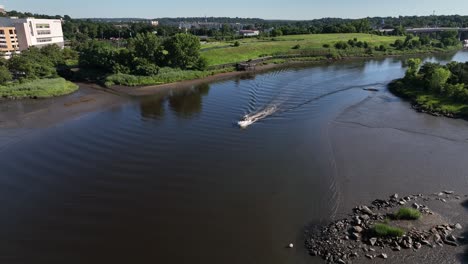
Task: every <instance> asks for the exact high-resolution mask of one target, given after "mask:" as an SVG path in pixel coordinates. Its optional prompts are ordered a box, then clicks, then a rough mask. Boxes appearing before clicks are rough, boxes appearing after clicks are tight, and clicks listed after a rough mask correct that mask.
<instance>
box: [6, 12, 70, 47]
mask: <svg viewBox="0 0 468 264" xmlns="http://www.w3.org/2000/svg"><path fill="white" fill-rule="evenodd" d="M14 24H15V28H16V32H17V33H16V34H17V37H18V43H19V48H20V51H21V50H26V49H28V48H29V47H43V46H47V45H51V44H56V45H58V46H59V47H61V48H63V46H64V39H63V31H62V21H61V20H60V19H35V18H26V19H16V21H15V23H14Z"/></svg>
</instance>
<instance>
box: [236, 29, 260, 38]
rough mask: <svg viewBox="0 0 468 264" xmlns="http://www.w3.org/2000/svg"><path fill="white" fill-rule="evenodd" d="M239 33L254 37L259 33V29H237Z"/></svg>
mask: <svg viewBox="0 0 468 264" xmlns="http://www.w3.org/2000/svg"><path fill="white" fill-rule="evenodd" d="M239 35H241V36H243V37H255V36H258V35H260V31H259V30H239Z"/></svg>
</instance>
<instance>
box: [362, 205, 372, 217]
mask: <svg viewBox="0 0 468 264" xmlns="http://www.w3.org/2000/svg"><path fill="white" fill-rule="evenodd" d="M361 211H362V212H363V213H365V214H368V215H374V212H372V210H371V209H369V207H367V206H365V205H364V206H363V207H361Z"/></svg>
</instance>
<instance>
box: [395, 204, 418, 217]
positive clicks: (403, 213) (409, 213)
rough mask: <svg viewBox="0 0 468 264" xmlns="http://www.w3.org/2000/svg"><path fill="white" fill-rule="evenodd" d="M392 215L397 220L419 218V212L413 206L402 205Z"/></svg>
mask: <svg viewBox="0 0 468 264" xmlns="http://www.w3.org/2000/svg"><path fill="white" fill-rule="evenodd" d="M393 216H394V218H395V219H398V220H418V219H419V218H421V212H419V211H418V210H416V209H413V208H408V207H403V208H400V210H398V212H396V213H395V214H394V215H393Z"/></svg>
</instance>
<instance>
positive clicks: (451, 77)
mask: <svg viewBox="0 0 468 264" xmlns="http://www.w3.org/2000/svg"><path fill="white" fill-rule="evenodd" d="M407 64H408V69H407V71H406V74H405V77H404V78H403V79H402V80H400V83H396V84H393V87H394V88H399V89H402V87H404V89H409V90H415V91H423V92H429V93H431V94H435V95H437V96H440V97H443V98H448V99H450V100H452V101H454V102H459V103H464V104H468V62H465V63H461V62H450V63H448V64H447V65H441V64H439V63H432V62H426V63H424V64H422V62H421V60H420V59H410V60H408V62H407ZM395 86H396V87H395ZM398 86H399V87H398Z"/></svg>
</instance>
